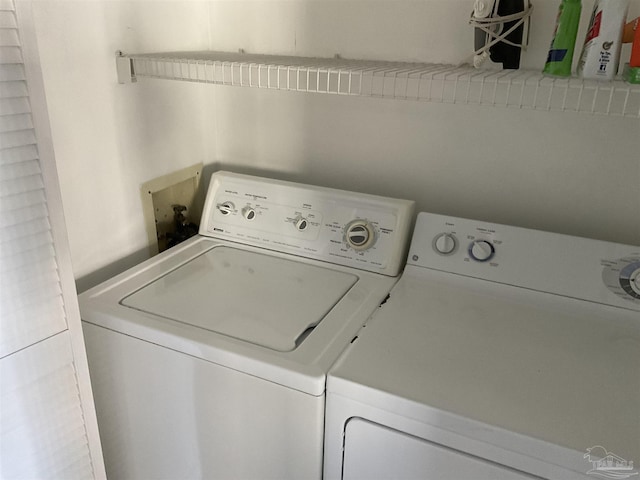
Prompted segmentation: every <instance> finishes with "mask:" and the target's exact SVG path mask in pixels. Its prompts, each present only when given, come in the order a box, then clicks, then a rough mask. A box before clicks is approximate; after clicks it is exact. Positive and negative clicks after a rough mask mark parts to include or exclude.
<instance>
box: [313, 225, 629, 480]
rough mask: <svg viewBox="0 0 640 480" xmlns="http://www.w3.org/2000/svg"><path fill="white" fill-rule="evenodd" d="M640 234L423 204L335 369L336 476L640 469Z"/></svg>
mask: <svg viewBox="0 0 640 480" xmlns="http://www.w3.org/2000/svg"><path fill="white" fill-rule="evenodd" d="M639 466H640V247H639V246H629V245H620V244H615V243H609V242H602V241H596V240H588V239H584V238H576V237H570V236H564V235H558V234H553V233H548V232H540V231H534V230H527V229H523V228H516V227H510V226H505V225H496V224H490V223H486V222H479V221H474V220H465V219H460V218H454V217H447V216H441V215H433V214H427V213H420V214H419V215H418V220H417V224H416V228H415V232H414V236H413V240H412V243H411V247H410V249H409V256H408V264H407V266H406V268H405V270H404V272H403V274H402V276H401V278H400V280H399V281H398V283H397V284H396V285H395V287H394V288H393V289H392V291H391V294H390V298H389V300H388V301H387V302H386V303H385V304H384V305H383V306H382V307H381V308H380V309H378V310H377V311H376V313H375V314H374V315H373V316H372V318H371V319H370V320H369V321H368V322H367V323H366V324H365V325H364V326H363V328H362V329H361V331H360V332H359V333H358V335H357V337H356V339H355V340H354V341H353V342H352V343H351V344H350V345H349V347H348V348H347V349H346V350H345V352H344V353H343V355H342V356H341V358H340V359H339V360H338V362H337V363H336V365H335V366H334V367H333V368H332V370H331V371H330V373H329V377H328V380H327V413H326V430H325V478H326V479H338V478H340V479H349V480H351V479H367V480H372V479H389V478H395V479H418V478H422V479H456V480H460V479H471V478H473V479H474V480H477V479H524V478H548V479H563V480H564V479H575V478H582V479H586V478H638V467H639Z"/></svg>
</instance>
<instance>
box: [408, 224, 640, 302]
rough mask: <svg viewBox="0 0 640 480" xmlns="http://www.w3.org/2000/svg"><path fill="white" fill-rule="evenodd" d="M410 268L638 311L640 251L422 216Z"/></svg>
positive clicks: (488, 225)
mask: <svg viewBox="0 0 640 480" xmlns="http://www.w3.org/2000/svg"><path fill="white" fill-rule="evenodd" d="M407 263H408V264H410V265H416V266H419V267H426V268H431V269H435V270H440V271H445V272H450V273H456V274H460V275H465V276H470V277H476V278H482V279H485V280H490V281H494V282H499V283H504V284H509V285H515V286H520V287H524V288H529V289H532V290H539V291H543V292H548V293H555V294H558V295H564V296H569V297H573V298H579V299H583V300H590V301H594V302H598V303H605V304H608V305H614V306H620V307H624V308H631V309H632V310H639V311H640V246H633V245H622V244H618V243H612V242H603V241H599V240H591V239H587V238H580V237H571V236H568V235H561V234H556V233H550V232H542V231H539V230H530V229H525V228H519V227H513V226H509V225H500V224H493V223H487V222H481V221H477V220H470V219H463V218H455V217H448V216H443V215H435V214H431V213H425V212H422V213H420V214H419V215H418V220H417V223H416V228H415V231H414V234H413V239H412V241H411V247H410V249H409V258H408V262H407Z"/></svg>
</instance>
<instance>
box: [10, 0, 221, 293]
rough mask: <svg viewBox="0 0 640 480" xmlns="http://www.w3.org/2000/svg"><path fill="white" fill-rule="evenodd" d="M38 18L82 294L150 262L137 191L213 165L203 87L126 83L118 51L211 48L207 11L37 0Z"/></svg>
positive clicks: (183, 5) (167, 4)
mask: <svg viewBox="0 0 640 480" xmlns="http://www.w3.org/2000/svg"><path fill="white" fill-rule="evenodd" d="M19 1H22V0H19ZM33 13H34V21H35V23H36V31H37V34H38V42H39V48H40V54H41V62H42V71H43V77H44V83H45V88H46V94H47V103H48V107H49V114H50V118H51V130H52V137H53V143H54V148H55V152H56V158H57V164H58V171H59V176H60V184H61V190H62V197H63V203H64V209H65V214H66V222H67V228H68V231H69V240H70V247H71V254H72V259H73V264H74V272H75V275H76V278H84V279H85V281H84V284H82V282H80V284H79V287H81V288H82V287H83V286H84V287H86V286H88V285H90V284H91V283H95V282H97V281H99V280H102V279H104V278H106V277H108V276H111V275H112V274H114V273H116V272H118V271H119V270H122V269H123V268H125V267H127V266H129V265H131V264H133V263H137V262H138V261H140V260H142V259H144V258H146V257H147V256H148V251H147V237H146V232H145V230H144V219H143V216H142V208H141V198H140V185H141V184H142V183H144V182H146V181H147V180H150V179H152V178H155V177H157V176H160V175H163V174H165V173H169V172H172V171H174V170H178V169H180V168H183V167H186V166H189V165H192V164H195V163H197V162H207V161H209V160H210V159H211V157H212V154H211V151H212V149H213V148H214V145H215V142H214V138H213V135H211V133H210V131H211V130H212V128H211V124H212V122H213V118H211V116H210V115H209V112H208V111H207V104H206V101H205V100H206V98H207V97H206V92H205V91H204V90H203V88H202V86H197V85H185V84H181V83H177V82H176V83H170V82H151V83H148V84H147V85H144V86H138V85H119V84H118V83H117V77H116V70H115V52H116V50H123V51H129V52H144V51H157V50H171V49H184V50H187V49H192V50H196V49H206V48H207V47H208V44H209V20H208V5H207V4H206V3H202V2H201V3H195V2H181V1H161V2H156V1H154V2H149V1H117V0H115V1H114V0H110V1H92V0H88V1H87V0H84V1H34V2H33ZM140 87H142V88H140ZM96 272H98V273H96Z"/></svg>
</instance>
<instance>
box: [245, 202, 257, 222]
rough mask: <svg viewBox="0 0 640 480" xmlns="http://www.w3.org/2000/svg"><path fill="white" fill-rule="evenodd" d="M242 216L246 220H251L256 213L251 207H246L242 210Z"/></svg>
mask: <svg viewBox="0 0 640 480" xmlns="http://www.w3.org/2000/svg"><path fill="white" fill-rule="evenodd" d="M242 216H243V217H244V218H246V219H247V220H253V219H254V218H256V211H255V210H254V209H253V207H250V206H249V205H247V206H246V207H244V208H243V209H242Z"/></svg>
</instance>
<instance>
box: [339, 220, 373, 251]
mask: <svg viewBox="0 0 640 480" xmlns="http://www.w3.org/2000/svg"><path fill="white" fill-rule="evenodd" d="M344 239H345V242H347V245H349V246H350V247H351V248H353V249H354V250H359V251H362V250H367V249H369V248H371V247H372V246H373V244H374V243H375V242H376V231H375V229H374V228H373V225H371V223H369V222H367V221H366V220H354V221H353V222H351V223H349V224H348V225H347V227H346V228H345V234H344Z"/></svg>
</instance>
